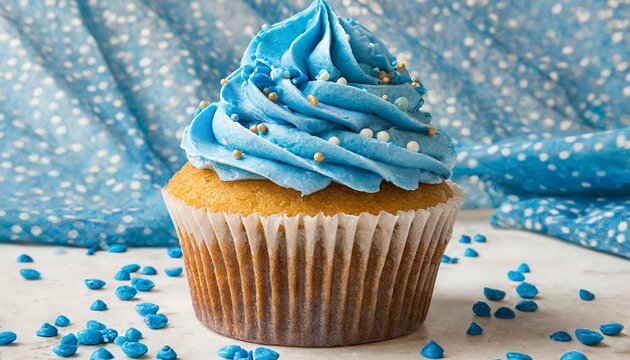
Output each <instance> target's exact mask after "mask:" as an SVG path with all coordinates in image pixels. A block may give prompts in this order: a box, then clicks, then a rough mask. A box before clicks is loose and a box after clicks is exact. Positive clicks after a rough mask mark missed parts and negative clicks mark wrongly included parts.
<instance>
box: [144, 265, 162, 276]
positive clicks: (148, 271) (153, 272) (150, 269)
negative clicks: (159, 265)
mask: <svg viewBox="0 0 630 360" xmlns="http://www.w3.org/2000/svg"><path fill="white" fill-rule="evenodd" d="M157 273H158V272H157V270H156V269H155V268H154V267H153V266H145V267H144V269H142V274H143V275H157Z"/></svg>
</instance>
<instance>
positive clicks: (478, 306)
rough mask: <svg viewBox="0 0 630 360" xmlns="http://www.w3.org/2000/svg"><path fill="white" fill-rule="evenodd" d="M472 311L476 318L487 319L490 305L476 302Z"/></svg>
mask: <svg viewBox="0 0 630 360" xmlns="http://www.w3.org/2000/svg"><path fill="white" fill-rule="evenodd" d="M472 311H473V313H474V314H475V315H477V316H482V317H489V316H490V305H488V304H487V303H485V302H483V301H477V302H476V303H474V304H473V307H472Z"/></svg>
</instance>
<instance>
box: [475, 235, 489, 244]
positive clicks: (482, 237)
mask: <svg viewBox="0 0 630 360" xmlns="http://www.w3.org/2000/svg"><path fill="white" fill-rule="evenodd" d="M473 239H474V240H475V241H476V242H478V243H485V242H486V236H485V235H482V234H477V235H475V237H474V238H473Z"/></svg>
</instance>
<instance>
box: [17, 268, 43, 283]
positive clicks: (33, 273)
mask: <svg viewBox="0 0 630 360" xmlns="http://www.w3.org/2000/svg"><path fill="white" fill-rule="evenodd" d="M20 275H21V276H22V277H23V278H24V279H25V280H38V279H39V278H41V276H42V274H40V272H39V271H37V270H35V269H20Z"/></svg>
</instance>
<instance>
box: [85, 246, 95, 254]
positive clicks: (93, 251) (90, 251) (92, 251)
mask: <svg viewBox="0 0 630 360" xmlns="http://www.w3.org/2000/svg"><path fill="white" fill-rule="evenodd" d="M95 252H96V248H93V247H91V248H89V249H87V251H86V252H85V255H88V256H90V255H94V253H95Z"/></svg>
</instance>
